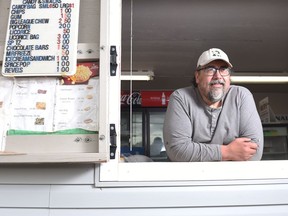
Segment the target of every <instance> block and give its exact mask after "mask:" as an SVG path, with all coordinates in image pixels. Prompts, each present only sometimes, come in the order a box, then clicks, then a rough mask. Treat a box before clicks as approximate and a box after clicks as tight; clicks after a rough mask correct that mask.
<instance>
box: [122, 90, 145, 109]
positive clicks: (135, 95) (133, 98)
mask: <svg viewBox="0 0 288 216" xmlns="http://www.w3.org/2000/svg"><path fill="white" fill-rule="evenodd" d="M131 103H132V105H141V94H140V92H132V94H130V93H122V94H121V106H127V105H130V104H131Z"/></svg>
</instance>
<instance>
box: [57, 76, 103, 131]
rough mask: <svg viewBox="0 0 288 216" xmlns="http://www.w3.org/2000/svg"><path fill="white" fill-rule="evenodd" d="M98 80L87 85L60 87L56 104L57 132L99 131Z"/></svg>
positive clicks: (91, 80)
mask: <svg viewBox="0 0 288 216" xmlns="http://www.w3.org/2000/svg"><path fill="white" fill-rule="evenodd" d="M98 81H99V80H98V79H90V80H89V82H88V84H87V85H58V86H57V90H56V92H57V93H56V103H55V117H54V118H55V121H54V122H55V128H54V130H55V131H59V130H66V129H73V128H82V129H86V130H91V131H97V130H98V121H97V116H98V94H97V92H98V89H99V88H98Z"/></svg>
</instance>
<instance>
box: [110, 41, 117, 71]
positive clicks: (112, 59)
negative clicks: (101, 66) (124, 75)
mask: <svg viewBox="0 0 288 216" xmlns="http://www.w3.org/2000/svg"><path fill="white" fill-rule="evenodd" d="M117 66H118V64H117V50H116V46H111V47H110V76H116V70H117Z"/></svg>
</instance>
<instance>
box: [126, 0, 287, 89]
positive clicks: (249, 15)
mask: <svg viewBox="0 0 288 216" xmlns="http://www.w3.org/2000/svg"><path fill="white" fill-rule="evenodd" d="M122 7H123V11H122V13H123V20H122V71H123V70H128V71H129V70H130V69H131V65H132V68H133V70H153V72H154V73H155V78H154V80H153V81H148V82H147V81H140V82H139V81H137V82H136V81H135V82H134V83H133V88H134V89H135V90H140V89H152V90H155V89H172V90H173V89H176V88H180V87H184V86H187V85H190V84H191V79H192V76H193V72H194V69H195V67H196V62H197V59H198V57H199V55H200V54H201V53H202V52H203V51H204V50H207V49H209V48H212V47H217V48H221V49H222V50H224V51H225V52H226V53H227V54H228V56H229V58H230V61H231V62H232V64H233V66H234V70H235V73H239V72H249V73H250V72H251V73H252V72H253V73H261V74H263V73H279V72H281V73H282V72H283V73H287V72H288V1H287V0H249V1H247V0H244V1H240V0H238V1H236V0H217V1H216V0H177V1H176V0H154V1H147V0H123V6H122ZM131 15H132V16H131ZM131 17H132V23H131ZM131 24H132V34H131ZM131 35H132V36H131ZM131 39H132V47H131ZM131 50H132V60H133V61H132V64H131V61H130V60H131ZM242 85H244V84H242ZM244 86H246V87H248V88H249V89H250V90H251V91H252V92H281V93H283V92H285V93H286V92H287V93H288V84H276V85H275V84H265V85H264V84H254V85H252V84H249V85H248V84H246V85H244ZM122 88H123V89H127V88H129V82H127V81H125V82H124V81H122Z"/></svg>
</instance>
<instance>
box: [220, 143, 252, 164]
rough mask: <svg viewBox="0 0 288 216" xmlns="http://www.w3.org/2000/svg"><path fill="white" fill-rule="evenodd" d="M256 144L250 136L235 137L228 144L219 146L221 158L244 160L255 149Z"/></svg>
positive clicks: (247, 158) (250, 155)
mask: <svg viewBox="0 0 288 216" xmlns="http://www.w3.org/2000/svg"><path fill="white" fill-rule="evenodd" d="M257 148H258V144H257V143H254V142H252V141H251V139H250V138H236V139H235V140H233V141H232V142H231V143H229V144H228V145H223V146H221V152H222V160H232V161H246V160H249V159H250V158H251V157H252V156H253V155H254V154H255V153H256V151H257Z"/></svg>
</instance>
